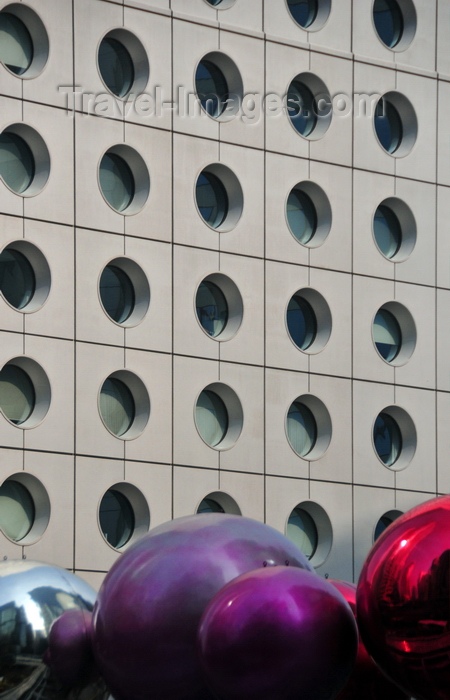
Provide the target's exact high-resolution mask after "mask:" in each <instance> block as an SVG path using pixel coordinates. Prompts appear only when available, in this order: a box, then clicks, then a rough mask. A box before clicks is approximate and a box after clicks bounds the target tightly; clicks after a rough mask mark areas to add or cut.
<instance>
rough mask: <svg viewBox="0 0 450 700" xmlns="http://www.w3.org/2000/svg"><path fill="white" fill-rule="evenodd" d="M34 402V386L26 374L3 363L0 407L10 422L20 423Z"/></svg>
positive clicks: (29, 413) (0, 382) (23, 420)
mask: <svg viewBox="0 0 450 700" xmlns="http://www.w3.org/2000/svg"><path fill="white" fill-rule="evenodd" d="M35 403H36V395H35V392H34V386H33V383H32V381H31V379H30V378H29V376H28V374H27V373H26V372H24V371H23V369H20V367H16V365H5V366H4V367H3V369H2V370H1V371H0V407H1V409H2V411H3V413H4V414H5V416H6V417H7V418H8V420H10V421H11V423H15V424H16V425H21V424H22V423H24V422H25V421H26V420H27V418H29V417H30V415H31V414H32V412H33V409H34V406H35Z"/></svg>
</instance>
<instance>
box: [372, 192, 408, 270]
mask: <svg viewBox="0 0 450 700" xmlns="http://www.w3.org/2000/svg"><path fill="white" fill-rule="evenodd" d="M373 232H374V235H375V242H376V244H377V246H378V248H379V249H380V251H381V252H382V253H383V255H384V256H385V257H386V258H393V257H394V255H395V254H396V253H398V250H399V248H400V245H401V242H402V228H401V226H400V222H399V220H398V218H397V216H396V215H395V214H394V212H393V211H392V209H390V208H389V207H387V206H385V205H384V204H380V206H379V207H378V208H377V210H376V212H375V217H374V220H373Z"/></svg>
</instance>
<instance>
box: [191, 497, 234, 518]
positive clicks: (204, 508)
mask: <svg viewBox="0 0 450 700" xmlns="http://www.w3.org/2000/svg"><path fill="white" fill-rule="evenodd" d="M197 513H229V514H231V515H242V514H241V511H240V508H239V506H238V504H237V503H236V501H235V500H234V498H231V496H229V495H228V494H227V493H225V492H224V491H214V492H213V493H209V494H208V495H207V496H205V498H203V499H202V501H201V502H200V504H199V506H198V508H197Z"/></svg>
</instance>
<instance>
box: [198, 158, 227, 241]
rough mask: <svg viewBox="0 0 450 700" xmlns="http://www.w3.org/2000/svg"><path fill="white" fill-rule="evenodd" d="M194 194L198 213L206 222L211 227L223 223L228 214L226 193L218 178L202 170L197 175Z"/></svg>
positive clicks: (216, 226)
mask: <svg viewBox="0 0 450 700" xmlns="http://www.w3.org/2000/svg"><path fill="white" fill-rule="evenodd" d="M195 195H196V199H197V206H198V208H199V211H200V214H201V215H202V217H203V219H204V220H205V221H206V223H207V224H209V225H210V226H211V227H212V228H218V227H219V226H220V225H221V224H223V222H224V220H225V218H226V216H227V214H228V195H227V192H226V190H225V187H224V186H223V184H222V182H221V181H220V180H219V178H218V177H216V176H215V175H213V174H212V173H209V172H205V171H203V172H202V173H201V174H200V175H199V177H198V180H197V184H196V187H195Z"/></svg>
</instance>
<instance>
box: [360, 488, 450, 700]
mask: <svg viewBox="0 0 450 700" xmlns="http://www.w3.org/2000/svg"><path fill="white" fill-rule="evenodd" d="M356 601H357V616H358V623H359V628H360V631H361V635H362V638H363V641H364V643H365V645H366V647H367V649H368V651H369V653H370V654H371V655H372V656H373V658H374V659H375V661H376V662H377V664H378V665H379V666H380V668H381V669H382V670H383V671H384V672H385V673H386V674H387V675H388V676H389V677H390V678H392V679H393V680H394V681H395V682H396V683H398V685H400V686H401V687H402V688H403V689H404V690H405V692H406V693H408V695H412V696H414V697H415V698H422V699H423V700H448V698H449V697H450V690H449V689H450V497H449V496H443V497H441V498H435V499H433V500H431V501H427V502H426V503H423V504H422V505H420V506H417V507H416V508H413V509H412V510H411V511H409V512H408V513H405V514H404V515H402V516H400V517H399V518H398V519H397V520H395V522H394V523H392V525H390V526H389V527H388V528H387V530H385V532H384V533H383V534H382V535H381V537H380V538H379V539H378V540H377V541H376V542H375V544H374V546H373V548H372V550H371V551H370V553H369V556H368V557H367V560H366V562H365V564H364V567H363V570H362V572H361V576H360V579H359V583H358V589H357V595H356Z"/></svg>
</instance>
